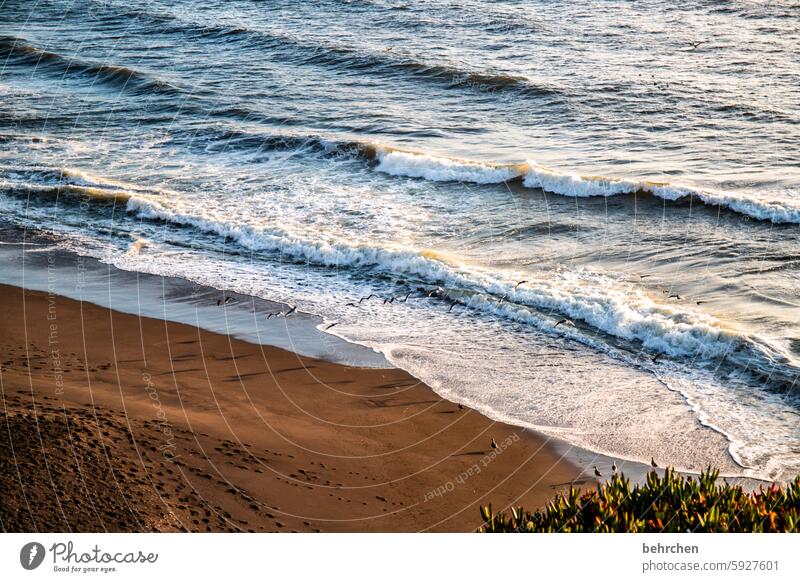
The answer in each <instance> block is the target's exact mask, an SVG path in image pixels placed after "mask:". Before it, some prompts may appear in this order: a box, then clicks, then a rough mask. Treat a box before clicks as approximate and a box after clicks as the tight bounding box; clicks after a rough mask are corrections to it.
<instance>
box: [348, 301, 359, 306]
mask: <svg viewBox="0 0 800 582" xmlns="http://www.w3.org/2000/svg"><path fill="white" fill-rule="evenodd" d="M346 306H347V307H358V305H356V304H355V303H353V302H352V301H351V302H350V303H347V304H346Z"/></svg>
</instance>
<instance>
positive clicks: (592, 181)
mask: <svg viewBox="0 0 800 582" xmlns="http://www.w3.org/2000/svg"><path fill="white" fill-rule="evenodd" d="M376 159H377V160H378V165H377V166H376V170H377V171H379V172H383V173H385V174H390V175H392V176H405V177H409V178H424V179H425V180H430V181H434V182H468V183H472V184H501V183H503V182H507V181H509V180H514V179H516V178H520V177H521V178H522V179H523V180H522V183H523V185H524V186H525V187H527V188H540V189H542V190H544V191H545V192H549V193H552V194H559V195H561V196H573V197H582V198H585V197H590V196H615V195H618V194H633V193H636V192H647V193H649V194H652V195H653V196H657V197H658V198H662V199H664V200H670V201H676V200H680V199H682V198H687V197H690V196H694V197H696V198H698V199H699V200H701V201H702V202H703V203H705V204H708V205H711V206H722V207H724V208H728V209H729V210H732V211H734V212H737V213H739V214H743V215H745V216H749V217H751V218H756V219H758V220H768V221H771V222H773V223H776V224H800V204H798V203H795V202H793V201H792V200H790V199H788V198H787V197H780V196H777V195H775V194H776V193H774V192H772V193H766V194H765V195H758V194H750V193H733V192H724V191H722V190H715V189H701V188H694V187H690V186H682V185H673V184H664V183H658V182H652V181H648V180H634V179H626V178H615V177H607V176H583V175H580V174H576V173H569V172H562V171H558V170H555V169H552V168H547V167H545V166H542V165H540V164H537V163H536V162H535V161H531V160H529V161H528V162H526V163H524V164H493V163H484V162H476V161H470V160H459V159H453V158H447V157H441V156H432V155H428V154H424V153H417V152H406V151H401V150H395V149H390V148H385V147H383V146H376Z"/></svg>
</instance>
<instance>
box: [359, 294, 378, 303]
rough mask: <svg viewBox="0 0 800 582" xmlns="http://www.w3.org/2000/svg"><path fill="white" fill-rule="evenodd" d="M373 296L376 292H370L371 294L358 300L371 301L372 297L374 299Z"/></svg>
mask: <svg viewBox="0 0 800 582" xmlns="http://www.w3.org/2000/svg"><path fill="white" fill-rule="evenodd" d="M373 297H375V295H374V294H372V293H370V294H369V295H367V296H366V297H362V298H361V299H359V300H358V302H359V303H361V302H362V301H369V300H370V299H372V298H373Z"/></svg>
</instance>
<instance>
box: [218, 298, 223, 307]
mask: <svg viewBox="0 0 800 582" xmlns="http://www.w3.org/2000/svg"><path fill="white" fill-rule="evenodd" d="M221 303H222V301H221V300H219V299H217V307H219V306H220V304H221Z"/></svg>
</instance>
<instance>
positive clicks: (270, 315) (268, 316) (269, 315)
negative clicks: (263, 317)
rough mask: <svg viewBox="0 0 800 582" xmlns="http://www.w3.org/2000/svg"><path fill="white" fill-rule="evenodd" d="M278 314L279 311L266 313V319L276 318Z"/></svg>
mask: <svg viewBox="0 0 800 582" xmlns="http://www.w3.org/2000/svg"><path fill="white" fill-rule="evenodd" d="M280 314H281V312H280V311H278V312H277V313H267V319H269V318H271V317H278V316H279V315H280Z"/></svg>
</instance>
